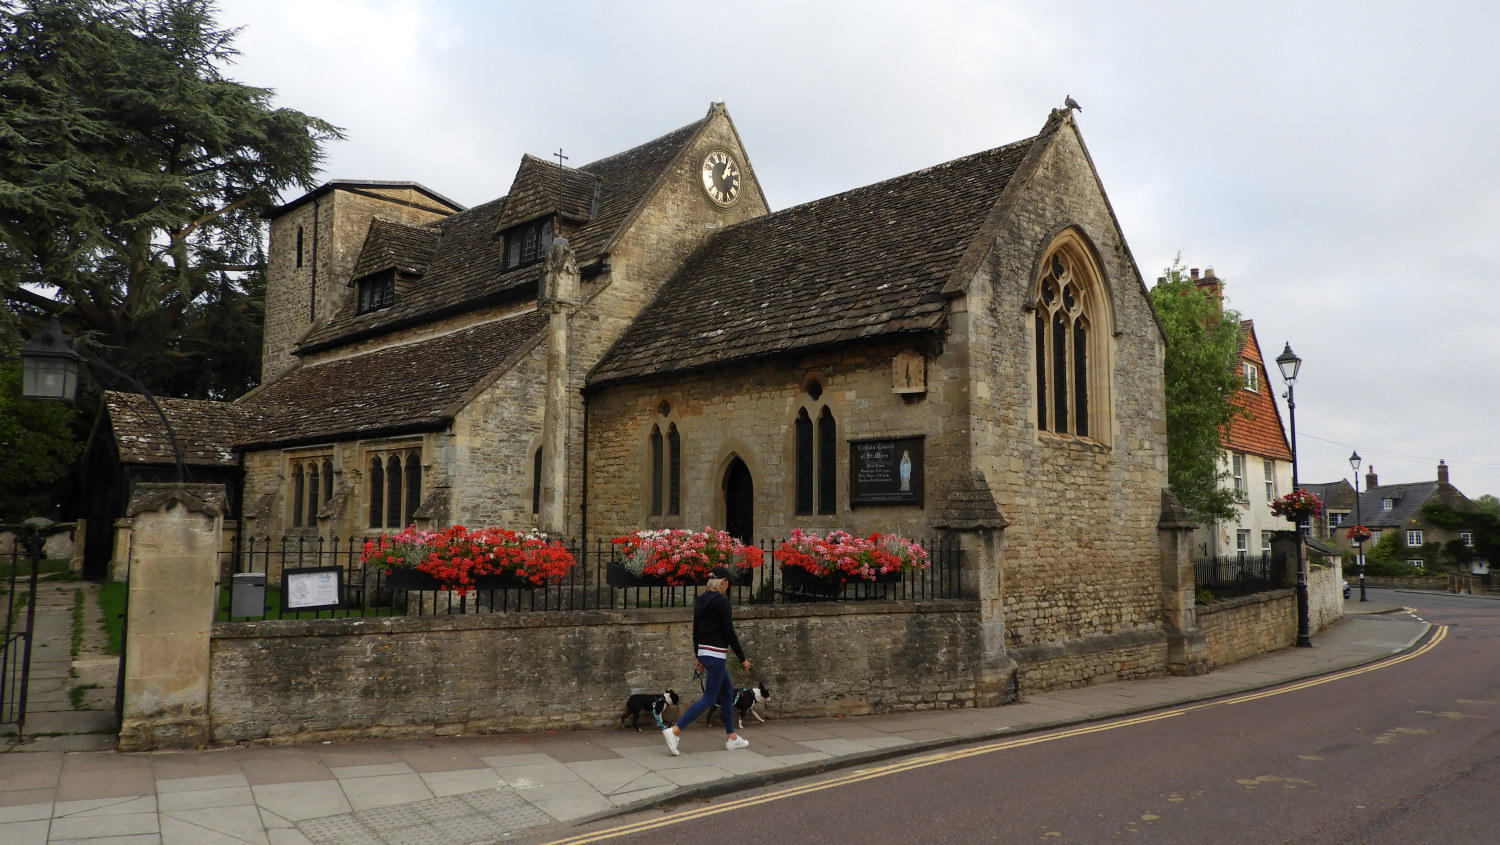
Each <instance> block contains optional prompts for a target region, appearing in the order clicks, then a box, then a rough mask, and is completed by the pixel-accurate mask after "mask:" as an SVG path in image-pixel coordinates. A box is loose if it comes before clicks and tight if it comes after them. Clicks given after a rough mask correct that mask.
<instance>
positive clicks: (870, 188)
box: [729, 135, 1040, 229]
mask: <svg viewBox="0 0 1500 845" xmlns="http://www.w3.org/2000/svg"><path fill="white" fill-rule="evenodd" d="M1038 137H1040V136H1037V135H1033V136H1031V137H1030V138H1024V139H1022V140H1020V141H1013V142H1011V143H1009V144H1002V145H1000V146H998V147H992V148H990V149H988V150H980V151H979V152H977V153H970V154H969V155H966V156H960V157H959V158H955V159H952V160H949V161H944V162H939V163H938V164H934V165H931V166H930V167H924V168H922V169H920V170H913V171H911V172H910V173H902V174H900V175H898V176H891V177H889V178H886V179H882V180H880V181H879V182H872V183H870V184H868V185H860V186H858V187H854V188H850V189H849V190H847V191H840V192H838V193H836V194H829V195H828V196H826V197H819V198H817V199H815V200H808V201H807V202H804V203H798V204H797V205H793V206H788V207H786V208H783V209H781V210H780V211H773V212H771V213H769V214H763V215H761V216H760V217H752V218H750V219H749V220H744V221H741V222H739V223H736V224H734V225H733V226H730V227H729V228H731V229H739V228H745V227H749V226H752V225H754V224H756V223H763V222H766V221H771V220H775V219H777V218H780V217H782V216H783V215H786V214H789V213H791V212H793V211H806V210H808V209H811V208H813V207H814V206H819V205H822V204H825V203H832V202H833V201H834V200H839V199H842V198H847V197H853V196H862V195H864V194H867V193H876V192H877V189H879V188H881V187H884V186H889V185H890V184H891V183H892V182H899V181H901V180H904V179H913V180H914V179H916V178H918V177H921V176H929V175H932V174H934V173H936V172H938V171H943V170H947V169H949V168H952V167H955V166H957V165H959V164H963V163H965V162H969V161H973V160H975V159H978V158H983V157H986V156H996V155H1001V154H1003V153H1005V152H1009V151H1011V150H1014V149H1016V148H1018V147H1022V146H1026V145H1030V144H1031V143H1033V142H1034V141H1036V139H1037V138H1038Z"/></svg>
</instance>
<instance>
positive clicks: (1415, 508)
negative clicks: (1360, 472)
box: [1359, 481, 1438, 528]
mask: <svg viewBox="0 0 1500 845" xmlns="http://www.w3.org/2000/svg"><path fill="white" fill-rule="evenodd" d="M1437 491H1438V483H1437V482H1436V481H1418V482H1416V483H1414V484H1382V485H1381V486H1379V487H1373V488H1371V489H1369V490H1365V491H1362V492H1361V493H1360V494H1359V513H1360V518H1361V519H1362V520H1363V521H1364V525H1365V527H1367V528H1404V527H1406V525H1407V523H1408V522H1410V521H1411V520H1412V519H1413V518H1420V517H1421V513H1422V505H1424V504H1426V503H1427V500H1428V499H1431V498H1432V497H1433V495H1434V494H1436V493H1437ZM1386 499H1390V500H1391V509H1390V510H1385V509H1384V507H1383V504H1384V503H1385V500H1386Z"/></svg>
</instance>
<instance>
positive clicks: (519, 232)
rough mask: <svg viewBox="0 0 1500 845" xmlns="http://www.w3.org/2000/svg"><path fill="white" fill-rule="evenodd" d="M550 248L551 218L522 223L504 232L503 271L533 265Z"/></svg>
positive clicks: (545, 254)
mask: <svg viewBox="0 0 1500 845" xmlns="http://www.w3.org/2000/svg"><path fill="white" fill-rule="evenodd" d="M551 248H552V218H550V217H546V218H542V219H540V220H533V221H531V222H530V223H524V224H522V225H520V226H517V227H515V228H514V229H508V230H506V232H505V269H507V270H514V269H516V268H517V267H525V266H526V265H528V264H535V263H537V262H538V261H541V260H542V259H543V258H546V257H547V251H548V250H549V249H551Z"/></svg>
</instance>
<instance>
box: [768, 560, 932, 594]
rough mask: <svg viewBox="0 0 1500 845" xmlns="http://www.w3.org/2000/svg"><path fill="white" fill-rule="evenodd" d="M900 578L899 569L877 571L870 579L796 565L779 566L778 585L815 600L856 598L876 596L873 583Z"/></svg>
mask: <svg viewBox="0 0 1500 845" xmlns="http://www.w3.org/2000/svg"><path fill="white" fill-rule="evenodd" d="M901 578H902V573H901V572H900V571H896V572H881V573H879V574H877V575H875V576H874V577H871V578H860V577H857V576H846V577H824V576H821V575H817V574H815V573H812V572H808V571H807V570H806V569H803V568H801V567H799V566H783V567H782V568H781V585H782V586H783V587H784V588H786V591H787V592H788V593H789V594H791V595H792V596H794V597H800V598H803V599H813V600H817V601H833V600H835V599H839V598H844V597H848V598H852V599H856V600H863V599H875V598H880V591H878V590H876V589H875V585H876V584H894V583H898V582H899V581H900V580H901Z"/></svg>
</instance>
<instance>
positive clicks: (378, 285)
mask: <svg viewBox="0 0 1500 845" xmlns="http://www.w3.org/2000/svg"><path fill="white" fill-rule="evenodd" d="M395 304H396V271H395V270H387V271H385V272H384V273H376V274H375V275H373V276H366V277H364V278H363V279H360V280H359V311H358V313H360V314H368V313H370V312H371V311H379V310H380V309H382V308H389V307H391V306H392V305H395Z"/></svg>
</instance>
